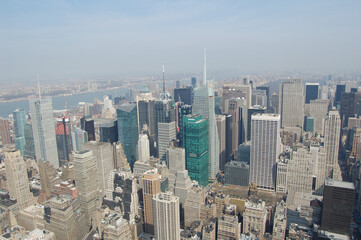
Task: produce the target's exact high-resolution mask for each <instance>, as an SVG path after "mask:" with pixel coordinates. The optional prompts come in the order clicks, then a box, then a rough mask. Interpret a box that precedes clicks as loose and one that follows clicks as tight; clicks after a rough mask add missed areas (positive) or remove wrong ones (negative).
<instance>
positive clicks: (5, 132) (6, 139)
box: [0, 118, 11, 145]
mask: <svg viewBox="0 0 361 240" xmlns="http://www.w3.org/2000/svg"><path fill="white" fill-rule="evenodd" d="M0 133H1V142H2V143H3V144H4V145H5V144H11V137H10V127H9V121H8V120H7V119H4V118H0Z"/></svg>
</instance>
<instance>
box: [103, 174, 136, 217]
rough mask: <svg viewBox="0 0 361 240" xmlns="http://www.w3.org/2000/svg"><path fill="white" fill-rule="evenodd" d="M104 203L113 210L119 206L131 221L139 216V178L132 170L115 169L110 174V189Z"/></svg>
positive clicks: (124, 215)
mask: <svg viewBox="0 0 361 240" xmlns="http://www.w3.org/2000/svg"><path fill="white" fill-rule="evenodd" d="M103 205H105V206H108V207H109V208H110V209H111V210H116V209H117V208H119V209H120V210H121V213H122V215H123V217H124V219H126V220H128V221H129V222H130V223H134V222H135V221H136V216H138V211H139V207H138V189H137V180H136V179H135V178H134V176H133V174H132V172H131V171H123V170H114V171H112V172H111V173H110V175H109V180H108V189H107V193H106V196H105V198H104V199H103Z"/></svg>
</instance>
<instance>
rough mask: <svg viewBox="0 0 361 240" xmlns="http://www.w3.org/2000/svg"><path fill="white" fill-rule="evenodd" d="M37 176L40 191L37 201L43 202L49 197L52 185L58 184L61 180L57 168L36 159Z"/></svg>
mask: <svg viewBox="0 0 361 240" xmlns="http://www.w3.org/2000/svg"><path fill="white" fill-rule="evenodd" d="M38 167H39V176H40V183H41V193H40V195H39V197H38V202H44V201H46V200H48V199H49V198H50V197H51V193H52V192H53V189H54V185H55V184H58V183H59V182H60V181H61V180H60V178H59V176H58V172H57V170H56V169H55V168H54V167H53V166H52V165H51V164H50V163H49V162H43V160H41V159H40V160H39V161H38Z"/></svg>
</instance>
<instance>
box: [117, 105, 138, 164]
mask: <svg viewBox="0 0 361 240" xmlns="http://www.w3.org/2000/svg"><path fill="white" fill-rule="evenodd" d="M117 115H118V137H119V142H120V143H121V144H122V146H123V149H124V153H125V155H126V156H127V159H128V162H129V164H130V166H131V167H133V164H134V162H135V161H136V159H137V157H136V156H137V143H138V134H139V133H138V114H137V105H136V104H124V105H120V106H118V108H117Z"/></svg>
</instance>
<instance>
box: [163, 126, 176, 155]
mask: <svg viewBox="0 0 361 240" xmlns="http://www.w3.org/2000/svg"><path fill="white" fill-rule="evenodd" d="M176 138H177V133H176V129H175V122H169V123H166V122H159V123H158V156H159V159H160V160H161V161H166V159H167V156H166V152H167V148H168V147H169V144H170V142H171V141H173V140H176Z"/></svg>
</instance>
